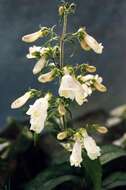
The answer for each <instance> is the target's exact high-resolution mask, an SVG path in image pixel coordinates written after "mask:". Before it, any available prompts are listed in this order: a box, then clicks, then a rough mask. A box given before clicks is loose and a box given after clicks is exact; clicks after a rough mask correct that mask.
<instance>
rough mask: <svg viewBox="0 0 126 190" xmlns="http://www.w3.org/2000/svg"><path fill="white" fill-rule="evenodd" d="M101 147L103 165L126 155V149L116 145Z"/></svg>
mask: <svg viewBox="0 0 126 190" xmlns="http://www.w3.org/2000/svg"><path fill="white" fill-rule="evenodd" d="M101 149H102V152H101V153H102V154H101V157H100V162H101V164H102V165H104V164H106V163H108V162H110V161H112V160H114V159H117V158H119V157H122V156H126V151H125V150H123V149H122V148H120V147H117V146H115V145H104V146H102V147H101Z"/></svg>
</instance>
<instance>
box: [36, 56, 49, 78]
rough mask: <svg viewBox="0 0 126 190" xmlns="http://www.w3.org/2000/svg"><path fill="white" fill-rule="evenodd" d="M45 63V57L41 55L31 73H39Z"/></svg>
mask: <svg viewBox="0 0 126 190" xmlns="http://www.w3.org/2000/svg"><path fill="white" fill-rule="evenodd" d="M45 64H46V57H45V56H42V57H41V58H40V59H39V60H38V61H37V63H36V64H35V66H34V68H33V74H34V75H35V74H37V73H39V72H40V71H41V70H42V69H43V68H44V66H45Z"/></svg>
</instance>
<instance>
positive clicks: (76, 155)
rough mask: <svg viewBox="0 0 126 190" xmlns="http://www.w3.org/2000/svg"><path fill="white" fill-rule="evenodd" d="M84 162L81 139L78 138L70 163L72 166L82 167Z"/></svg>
mask: <svg viewBox="0 0 126 190" xmlns="http://www.w3.org/2000/svg"><path fill="white" fill-rule="evenodd" d="M81 162H82V145H81V142H80V141H79V140H76V142H75V144H74V145H73V150H72V153H71V155H70V164H71V166H75V167H81Z"/></svg>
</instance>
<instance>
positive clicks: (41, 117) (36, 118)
mask: <svg viewBox="0 0 126 190" xmlns="http://www.w3.org/2000/svg"><path fill="white" fill-rule="evenodd" d="M49 98H50V97H49V95H48V94H47V95H46V96H45V97H44V98H39V99H37V100H36V101H35V102H34V104H33V105H31V106H30V108H29V110H28V111H27V112H26V114H27V115H30V116H31V118H30V124H31V127H30V130H32V131H34V132H36V133H37V134H39V133H41V131H42V130H43V128H44V124H45V121H46V118H47V110H48V100H49Z"/></svg>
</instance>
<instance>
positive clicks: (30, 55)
mask: <svg viewBox="0 0 126 190" xmlns="http://www.w3.org/2000/svg"><path fill="white" fill-rule="evenodd" d="M41 49H42V48H41V46H33V47H30V48H29V53H28V54H27V55H26V57H27V58H28V59H32V58H36V54H37V53H40V50H41Z"/></svg>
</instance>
